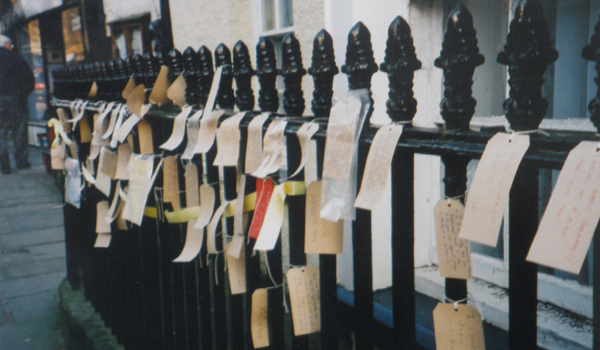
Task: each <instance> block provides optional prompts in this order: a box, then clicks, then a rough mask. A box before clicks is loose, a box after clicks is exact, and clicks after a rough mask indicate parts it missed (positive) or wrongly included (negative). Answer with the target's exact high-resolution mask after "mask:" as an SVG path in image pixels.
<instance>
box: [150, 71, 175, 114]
mask: <svg viewBox="0 0 600 350" xmlns="http://www.w3.org/2000/svg"><path fill="white" fill-rule="evenodd" d="M168 76H169V68H168V67H166V66H161V67H160V71H159V72H158V76H157V77H156V82H154V86H153V87H152V92H151V93H150V97H148V100H149V101H150V103H152V104H153V105H159V106H161V105H164V104H166V103H168V102H171V101H170V100H169V97H168V96H167V89H168V88H169V84H170V83H169V78H168Z"/></svg>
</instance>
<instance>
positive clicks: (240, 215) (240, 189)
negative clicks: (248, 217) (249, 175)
mask: <svg viewBox="0 0 600 350" xmlns="http://www.w3.org/2000/svg"><path fill="white" fill-rule="evenodd" d="M245 191H246V175H242V174H240V173H238V181H237V199H236V202H235V212H234V216H233V238H232V239H231V244H230V247H229V248H228V249H227V255H229V256H231V257H233V258H235V259H239V258H240V255H241V252H242V250H244V249H243V248H244V241H245V238H246V237H245V235H244V231H245V228H246V225H245V220H244V218H245V215H244V202H245Z"/></svg>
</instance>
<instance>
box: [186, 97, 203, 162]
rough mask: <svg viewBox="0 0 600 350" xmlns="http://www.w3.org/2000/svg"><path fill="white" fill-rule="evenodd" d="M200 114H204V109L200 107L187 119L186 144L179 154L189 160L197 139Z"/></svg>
mask: <svg viewBox="0 0 600 350" xmlns="http://www.w3.org/2000/svg"><path fill="white" fill-rule="evenodd" d="M202 114H204V110H202V109H201V110H199V111H198V112H196V113H194V114H193V115H192V116H191V117H190V118H189V119H188V121H187V144H186V146H185V150H184V151H183V154H182V155H181V159H185V160H191V159H192V158H194V148H196V142H197V141H198V132H199V131H200V118H201V117H202Z"/></svg>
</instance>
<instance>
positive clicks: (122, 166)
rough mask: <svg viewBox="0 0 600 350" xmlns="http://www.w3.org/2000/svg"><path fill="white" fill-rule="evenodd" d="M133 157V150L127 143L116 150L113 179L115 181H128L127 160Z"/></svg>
mask: <svg viewBox="0 0 600 350" xmlns="http://www.w3.org/2000/svg"><path fill="white" fill-rule="evenodd" d="M132 155H133V148H131V145H130V144H128V143H123V144H121V145H119V148H117V174H116V175H115V179H117V180H129V171H128V170H127V167H128V166H129V160H131V156H132Z"/></svg>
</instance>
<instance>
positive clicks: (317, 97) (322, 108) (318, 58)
mask: <svg viewBox="0 0 600 350" xmlns="http://www.w3.org/2000/svg"><path fill="white" fill-rule="evenodd" d="M339 72H340V70H339V69H338V67H337V66H336V65H335V55H334V52H333V40H332V39H331V35H329V33H328V32H327V31H326V30H325V29H322V30H321V31H320V32H318V33H317V35H316V36H315V40H314V41H313V54H312V64H311V66H310V68H308V74H310V75H312V76H313V82H314V86H315V89H314V91H313V100H312V111H313V113H314V114H315V116H316V117H320V118H323V117H329V111H330V110H331V98H332V96H333V77H334V76H335V75H336V74H338V73H339Z"/></svg>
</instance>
